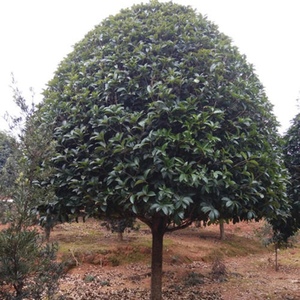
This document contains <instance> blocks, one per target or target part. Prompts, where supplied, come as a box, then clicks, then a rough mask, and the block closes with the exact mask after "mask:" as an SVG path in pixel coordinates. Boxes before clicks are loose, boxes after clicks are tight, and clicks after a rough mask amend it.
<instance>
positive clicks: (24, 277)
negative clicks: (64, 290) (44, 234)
mask: <svg viewBox="0 0 300 300" xmlns="http://www.w3.org/2000/svg"><path fill="white" fill-rule="evenodd" d="M39 238H40V237H39V234H38V232H37V231H33V230H21V231H20V230H18V229H17V228H14V227H10V228H9V229H6V230H3V231H1V232H0V296H1V299H4V300H6V299H7V300H9V299H45V297H46V298H47V299H52V297H53V295H54V294H55V293H56V292H57V288H58V279H59V278H60V276H61V275H62V271H63V269H62V265H61V264H59V263H57V262H56V256H55V254H56V252H57V246H56V245H50V244H46V245H43V243H42V242H41V241H39Z"/></svg>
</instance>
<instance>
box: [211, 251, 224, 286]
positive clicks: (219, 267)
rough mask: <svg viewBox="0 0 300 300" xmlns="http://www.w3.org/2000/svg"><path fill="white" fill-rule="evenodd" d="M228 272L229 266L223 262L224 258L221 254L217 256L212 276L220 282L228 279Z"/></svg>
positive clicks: (212, 268) (213, 264)
mask: <svg viewBox="0 0 300 300" xmlns="http://www.w3.org/2000/svg"><path fill="white" fill-rule="evenodd" d="M227 274H228V273H227V268H226V265H225V263H224V262H223V259H222V258H221V257H219V256H216V257H215V259H214V261H213V263H212V267H211V276H212V278H213V279H214V280H217V281H219V282H222V281H226V279H227Z"/></svg>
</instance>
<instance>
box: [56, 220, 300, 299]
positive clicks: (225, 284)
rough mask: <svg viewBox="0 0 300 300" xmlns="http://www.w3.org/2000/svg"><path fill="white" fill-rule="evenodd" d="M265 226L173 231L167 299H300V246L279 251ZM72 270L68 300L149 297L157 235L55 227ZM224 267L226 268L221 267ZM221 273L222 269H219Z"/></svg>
mask: <svg viewBox="0 0 300 300" xmlns="http://www.w3.org/2000/svg"><path fill="white" fill-rule="evenodd" d="M262 226H263V224H262V223H240V224H235V225H233V224H227V225H225V231H226V236H227V238H226V240H225V241H221V240H220V239H219V231H218V230H219V229H218V226H209V227H205V228H196V227H193V226H192V227H189V228H187V229H184V230H181V231H176V232H173V233H170V234H166V236H165V240H164V265H163V270H164V276H163V295H164V296H163V299H215V300H217V299H223V300H234V299H241V300H246V299H285V300H291V299H300V249H299V245H298V242H295V244H294V247H293V248H288V249H285V250H280V251H279V253H278V258H279V271H275V268H274V257H275V256H274V251H273V249H272V248H266V247H264V246H263V245H262V243H261V238H258V236H257V231H258V230H259V229H260V228H261V227H262ZM51 241H57V242H59V243H60V245H61V247H60V250H59V253H60V258H61V259H63V260H64V261H66V260H68V262H69V270H68V272H67V274H66V276H65V278H63V279H62V280H61V285H60V287H61V292H62V293H64V294H65V295H67V299H69V300H72V299H74V300H75V299H76V300H77V299H82V300H83V299H131V300H133V299H149V287H150V253H151V246H150V245H151V234H150V232H149V230H148V229H147V228H144V227H141V229H140V230H139V231H137V232H135V231H134V232H130V233H125V235H124V240H123V241H119V240H118V238H117V235H116V234H112V233H110V232H109V231H107V230H106V229H105V228H103V227H101V226H100V225H99V222H96V221H93V220H90V221H88V222H86V223H79V224H77V223H72V224H62V225H58V226H56V227H55V229H54V231H53V233H52V235H51ZM218 267H219V269H218ZM216 270H217V271H216Z"/></svg>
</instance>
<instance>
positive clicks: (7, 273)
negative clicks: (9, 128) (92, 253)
mask: <svg viewBox="0 0 300 300" xmlns="http://www.w3.org/2000/svg"><path fill="white" fill-rule="evenodd" d="M14 92H15V94H14V98H15V100H16V103H17V104H18V106H19V107H20V108H21V111H22V112H23V113H25V116H26V118H25V119H24V123H23V125H24V124H25V129H24V127H22V126H21V127H20V128H19V130H18V138H17V139H16V140H17V141H18V142H16V143H14V147H13V148H12V149H13V151H12V152H11V155H10V157H9V158H10V161H13V162H14V164H13V166H15V169H14V176H15V177H14V180H10V177H9V176H6V173H5V172H2V174H1V176H2V177H1V178H8V179H9V180H8V182H10V184H9V185H7V186H5V187H4V186H3V185H2V186H1V194H5V195H9V196H10V197H11V198H12V200H13V202H12V207H13V210H12V212H13V213H10V214H7V218H6V221H7V222H8V224H9V227H8V229H6V230H3V231H1V232H0V286H1V289H0V296H1V299H5V300H11V299H16V300H17V299H45V297H47V298H48V299H49V298H50V297H51V298H52V297H53V296H54V294H55V293H56V292H57V288H58V279H59V278H60V276H61V275H62V270H63V269H62V265H61V264H60V263H57V262H56V257H55V254H56V252H57V245H55V244H44V241H43V240H42V239H41V237H40V235H39V233H38V232H37V231H36V230H34V229H31V226H32V225H33V224H34V223H35V221H36V215H35V213H34V208H35V207H36V205H37V203H38V202H39V197H40V196H41V195H46V191H47V190H46V191H40V189H39V187H38V186H36V184H35V181H36V180H37V179H39V178H41V176H42V175H43V176H45V174H43V173H42V172H41V171H40V168H41V162H42V161H41V157H39V156H38V155H39V153H41V152H42V151H45V149H39V147H42V146H43V145H42V144H38V143H39V141H38V139H34V135H33V132H30V131H31V130H30V129H32V124H33V123H32V121H33V119H32V118H31V117H32V113H33V111H32V110H28V106H27V105H26V102H25V99H24V98H23V97H22V96H21V94H20V93H19V91H18V90H14ZM13 120H14V122H13V123H12V124H13V125H19V124H20V122H21V121H22V118H14V119H13ZM31 134H32V135H31ZM35 134H37V132H35ZM36 143H37V144H36ZM34 148H35V149H36V150H37V149H39V151H40V152H36V151H34ZM8 162H9V160H7V161H6V164H5V166H4V167H3V169H6V170H8V167H9V166H10V165H8ZM3 169H2V170H3Z"/></svg>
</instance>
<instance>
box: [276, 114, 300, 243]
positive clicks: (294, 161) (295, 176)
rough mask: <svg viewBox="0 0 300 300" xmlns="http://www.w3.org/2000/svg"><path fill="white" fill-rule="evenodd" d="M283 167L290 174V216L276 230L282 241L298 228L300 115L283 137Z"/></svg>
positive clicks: (299, 215)
mask: <svg viewBox="0 0 300 300" xmlns="http://www.w3.org/2000/svg"><path fill="white" fill-rule="evenodd" d="M284 158H285V165H286V167H287V169H288V171H289V173H290V184H289V185H288V189H287V193H288V197H289V199H290V202H291V206H292V207H291V216H290V217H289V218H288V219H287V221H286V222H284V223H283V224H280V223H279V224H277V226H276V229H277V230H278V232H280V234H281V235H283V238H284V240H286V239H287V238H288V237H290V236H292V235H294V234H295V233H296V232H297V231H298V229H299V228H300V214H299V211H300V114H297V115H296V117H295V118H294V119H293V121H292V123H291V126H290V128H289V129H288V131H287V132H286V134H285V136H284Z"/></svg>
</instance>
